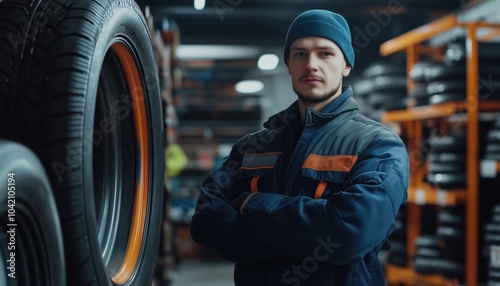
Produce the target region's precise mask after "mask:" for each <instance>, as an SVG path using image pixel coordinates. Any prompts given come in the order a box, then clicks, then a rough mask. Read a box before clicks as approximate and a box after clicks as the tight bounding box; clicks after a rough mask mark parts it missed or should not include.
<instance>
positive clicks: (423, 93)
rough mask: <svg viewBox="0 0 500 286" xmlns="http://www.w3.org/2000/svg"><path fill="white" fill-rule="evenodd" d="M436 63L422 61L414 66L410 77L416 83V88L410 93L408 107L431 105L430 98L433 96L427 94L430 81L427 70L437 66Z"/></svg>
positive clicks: (409, 74)
mask: <svg viewBox="0 0 500 286" xmlns="http://www.w3.org/2000/svg"><path fill="white" fill-rule="evenodd" d="M435 64H436V62H434V61H421V62H418V63H416V64H414V65H413V66H412V68H411V69H410V71H409V73H408V76H409V78H410V79H411V80H412V81H413V82H414V84H415V86H414V88H413V90H409V91H408V93H407V94H408V106H411V107H416V106H423V105H428V104H429V97H430V96H431V95H430V94H429V93H428V92H427V84H428V80H427V77H426V76H425V71H426V69H427V68H429V67H431V66H433V65H435Z"/></svg>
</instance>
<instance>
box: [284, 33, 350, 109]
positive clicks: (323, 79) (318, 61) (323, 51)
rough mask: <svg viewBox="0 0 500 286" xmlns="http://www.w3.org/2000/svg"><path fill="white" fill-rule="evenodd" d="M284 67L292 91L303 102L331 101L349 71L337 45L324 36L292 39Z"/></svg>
mask: <svg viewBox="0 0 500 286" xmlns="http://www.w3.org/2000/svg"><path fill="white" fill-rule="evenodd" d="M287 67H288V73H289V74H290V75H291V77H292V84H293V90H294V91H295V93H296V94H297V95H298V97H299V99H301V100H302V101H303V102H304V103H320V102H324V101H328V100H333V98H335V97H336V96H337V95H339V94H340V93H341V92H342V78H343V77H344V76H347V75H348V74H349V72H350V70H351V68H350V67H349V66H348V65H347V63H346V61H345V58H344V55H343V54H342V51H341V50H340V48H339V47H338V46H337V45H336V44H335V43H334V42H332V41H330V40H328V39H326V38H323V37H306V38H300V39H298V40H296V41H294V42H293V43H292V45H291V47H290V58H289V60H288V62H287Z"/></svg>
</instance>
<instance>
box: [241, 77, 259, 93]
mask: <svg viewBox="0 0 500 286" xmlns="http://www.w3.org/2000/svg"><path fill="white" fill-rule="evenodd" d="M262 89H264V83H263V82H261V81H260V80H243V81H240V82H238V83H237V84H236V91H237V92H239V93H255V92H259V91H261V90H262Z"/></svg>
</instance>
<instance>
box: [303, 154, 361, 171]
mask: <svg viewBox="0 0 500 286" xmlns="http://www.w3.org/2000/svg"><path fill="white" fill-rule="evenodd" d="M357 160H358V156H352V155H334V156H320V155H316V154H309V156H307V158H306V160H305V161H304V164H302V168H303V169H304V168H307V169H312V170H316V171H339V172H350V171H351V169H352V166H354V164H355V163H356V161H357Z"/></svg>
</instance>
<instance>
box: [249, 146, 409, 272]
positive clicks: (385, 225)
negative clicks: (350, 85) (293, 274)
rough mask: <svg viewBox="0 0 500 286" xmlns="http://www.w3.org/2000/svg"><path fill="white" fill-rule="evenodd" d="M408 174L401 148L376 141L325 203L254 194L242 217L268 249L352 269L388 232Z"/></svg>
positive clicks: (403, 152) (405, 155)
mask: <svg viewBox="0 0 500 286" xmlns="http://www.w3.org/2000/svg"><path fill="white" fill-rule="evenodd" d="M408 169H409V166H408V154H407V151H406V148H405V147H404V145H403V143H402V142H398V141H396V140H378V141H376V142H374V143H372V144H371V146H370V147H369V148H368V149H367V150H365V152H364V153H363V154H361V155H360V158H358V161H357V162H356V164H355V165H354V167H353V169H352V170H351V172H350V175H349V177H348V178H347V180H346V181H345V183H344V186H343V191H341V192H338V193H335V194H333V195H330V196H329V197H328V198H327V199H312V198H309V197H306V196H293V197H290V196H285V195H280V194H274V193H256V194H255V195H254V196H252V197H251V198H250V199H249V201H248V203H247V204H246V206H245V208H244V210H243V217H244V218H245V220H246V221H247V222H248V223H249V224H250V225H251V226H252V229H253V230H254V234H255V236H256V237H257V238H258V239H260V240H261V241H262V242H265V243H266V244H267V245H269V246H270V247H271V248H273V249H276V250H278V251H281V252H284V253H288V254H290V255H292V256H295V257H298V258H308V257H309V258H310V257H312V258H315V259H316V260H319V261H325V262H328V263H332V264H351V263H355V262H358V261H359V260H361V259H362V258H363V256H364V255H365V254H366V253H368V252H370V251H371V250H373V249H374V248H375V247H377V246H378V245H381V244H382V243H383V242H384V241H385V240H386V238H387V237H388V236H389V234H390V233H391V232H392V230H393V229H394V221H395V215H396V213H397V211H398V210H399V207H400V205H401V204H403V203H405V202H406V198H407V188H408V175H409V174H408V173H409V170H408Z"/></svg>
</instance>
